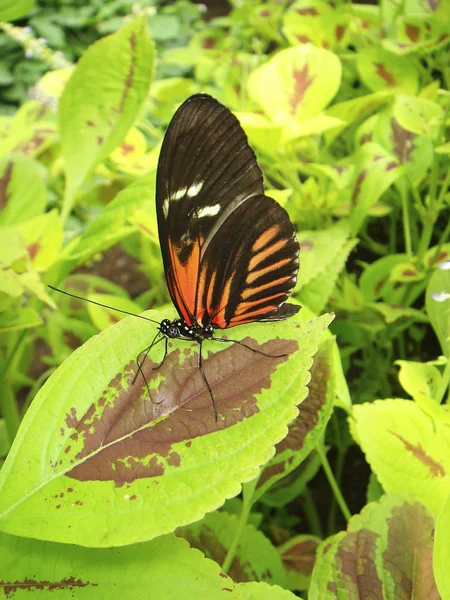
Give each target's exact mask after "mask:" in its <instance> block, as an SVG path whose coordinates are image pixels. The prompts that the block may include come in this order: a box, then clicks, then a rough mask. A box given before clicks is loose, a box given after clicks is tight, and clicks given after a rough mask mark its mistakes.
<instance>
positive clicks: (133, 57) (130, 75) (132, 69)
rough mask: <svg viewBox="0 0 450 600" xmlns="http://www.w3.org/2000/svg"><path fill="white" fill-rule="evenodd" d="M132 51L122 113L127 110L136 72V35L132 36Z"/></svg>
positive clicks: (123, 95) (120, 109)
mask: <svg viewBox="0 0 450 600" xmlns="http://www.w3.org/2000/svg"><path fill="white" fill-rule="evenodd" d="M130 49H131V60H130V67H129V69H128V74H127V78H126V79H125V85H124V88H123V92H122V97H121V99H120V102H119V112H120V113H122V112H123V110H124V108H125V102H126V100H127V97H128V94H129V92H130V89H131V86H132V85H133V79H134V72H135V71H136V60H137V57H136V33H135V32H134V31H133V33H132V34H131V35H130Z"/></svg>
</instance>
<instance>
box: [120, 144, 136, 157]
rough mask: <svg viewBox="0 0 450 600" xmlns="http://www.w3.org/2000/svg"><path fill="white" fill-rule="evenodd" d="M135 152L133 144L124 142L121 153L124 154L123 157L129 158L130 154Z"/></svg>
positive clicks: (121, 145)
mask: <svg viewBox="0 0 450 600" xmlns="http://www.w3.org/2000/svg"><path fill="white" fill-rule="evenodd" d="M133 150H134V146H132V145H131V144H127V143H126V142H122V143H121V144H120V151H121V153H122V156H127V155H128V154H130V152H133Z"/></svg>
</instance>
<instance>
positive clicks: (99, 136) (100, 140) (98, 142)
mask: <svg viewBox="0 0 450 600" xmlns="http://www.w3.org/2000/svg"><path fill="white" fill-rule="evenodd" d="M97 144H98V145H99V146H101V145H102V144H103V136H101V135H98V136H97Z"/></svg>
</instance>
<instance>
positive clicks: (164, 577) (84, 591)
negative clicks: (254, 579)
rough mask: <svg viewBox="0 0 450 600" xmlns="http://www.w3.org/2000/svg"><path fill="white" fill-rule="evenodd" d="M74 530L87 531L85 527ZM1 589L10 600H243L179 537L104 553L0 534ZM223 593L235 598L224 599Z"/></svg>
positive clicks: (228, 580)
mask: <svg viewBox="0 0 450 600" xmlns="http://www.w3.org/2000/svg"><path fill="white" fill-rule="evenodd" d="M72 524H73V527H74V528H75V527H80V526H81V527H82V524H81V523H80V522H73V523H72ZM144 565H145V567H144ZM0 588H1V590H2V597H3V598H6V599H9V600H14V599H16V598H17V599H20V598H28V597H30V594H33V595H34V596H35V597H39V596H40V597H41V598H45V597H47V598H55V600H65V599H66V598H67V599H72V598H76V599H78V598H89V600H103V599H104V598H122V599H123V600H137V599H144V598H145V599H147V598H150V597H151V598H155V599H156V598H158V599H159V598H161V599H165V598H177V599H180V600H182V599H187V598H208V600H224V599H225V598H226V599H228V600H241V599H242V595H241V594H237V595H236V594H235V589H236V586H235V584H234V582H233V581H232V579H231V578H230V577H229V576H227V575H225V574H224V573H222V572H221V569H220V567H219V565H217V564H216V563H214V562H213V561H211V560H208V559H206V558H205V557H204V556H203V555H202V554H201V553H200V552H198V550H193V549H190V548H189V546H188V544H187V543H186V541H185V540H182V539H179V538H177V537H176V536H174V535H168V536H164V537H161V538H159V539H157V540H153V541H152V542H147V543H143V544H135V545H131V546H125V547H122V548H105V549H101V548H82V547H81V546H75V545H68V544H55V543H51V542H42V541H39V540H33V539H27V538H21V537H15V536H11V535H6V534H4V533H0ZM224 588H228V590H229V592H231V593H226V594H225V593H224V592H223V589H224ZM148 590H151V595H150V596H149V595H148Z"/></svg>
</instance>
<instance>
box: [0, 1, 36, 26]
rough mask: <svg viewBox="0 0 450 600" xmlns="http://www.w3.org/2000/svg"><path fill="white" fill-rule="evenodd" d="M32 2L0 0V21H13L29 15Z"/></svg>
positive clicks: (32, 6) (32, 5)
mask: <svg viewBox="0 0 450 600" xmlns="http://www.w3.org/2000/svg"><path fill="white" fill-rule="evenodd" d="M33 8H34V0H0V21H15V20H16V19H20V18H21V17H24V16H25V15H27V14H28V13H30V12H31V11H32V10H33Z"/></svg>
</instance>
